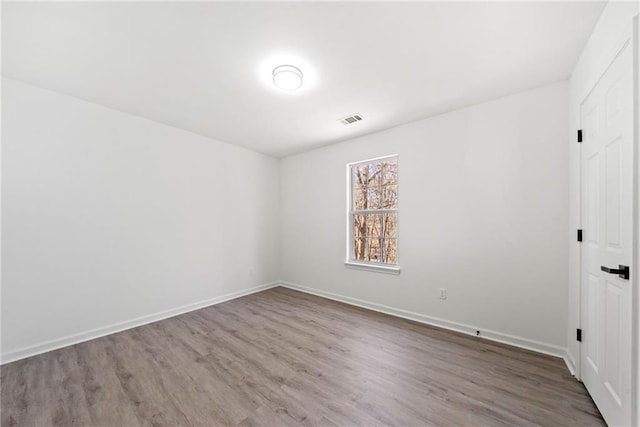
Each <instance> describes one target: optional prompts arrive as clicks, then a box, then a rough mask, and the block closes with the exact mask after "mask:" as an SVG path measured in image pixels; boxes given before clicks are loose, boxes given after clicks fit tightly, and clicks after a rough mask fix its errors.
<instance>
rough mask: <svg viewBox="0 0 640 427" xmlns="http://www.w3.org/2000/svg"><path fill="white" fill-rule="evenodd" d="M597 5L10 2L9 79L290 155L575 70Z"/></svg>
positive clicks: (5, 34)
mask: <svg viewBox="0 0 640 427" xmlns="http://www.w3.org/2000/svg"><path fill="white" fill-rule="evenodd" d="M603 6H604V3H601V2H566V3H564V2H563V3H557V2H555V3H554V2H497V3H489V2H472V3H460V2H456V3H434V2H431V3H362V2H357V3H346V2H345V3H267V2H260V3H238V2H234V3H205V2H196V3H167V2H159V3H154V2H142V3H122V2H120V3H112V2H108V3H83V2H69V3H54V2H43V3H30V2H24V3H23V2H20V3H3V5H2V7H3V9H2V72H3V74H4V75H5V76H7V77H11V78H15V79H19V80H23V81H25V82H28V83H32V84H35V85H38V86H41V87H44V88H48V89H53V90H56V91H59V92H62V93H66V94H69V95H72V96H75V97H78V98H81V99H86V100H88V101H92V102H96V103H99V104H102V105H105V106H108V107H112V108H115V109H118V110H121V111H125V112H129V113H132V114H136V115H139V116H142V117H146V118H149V119H152V120H156V121H158V122H162V123H166V124H169V125H173V126H176V127H179V128H183V129H187V130H190V131H193V132H196V133H199V134H202V135H206V136H210V137H213V138H216V139H220V140H223V141H226V142H230V143H233V144H238V145H241V146H244V147H247V148H250V149H253V150H256V151H259V152H263V153H266V154H270V155H273V156H277V157H280V156H285V155H288V154H291V153H296V152H300V151H304V150H307V149H310V148H312V147H315V146H319V145H324V144H329V143H333V142H337V141H341V140H345V139H349V138H353V137H355V136H359V135H363V134H366V133H371V132H374V131H378V130H381V129H385V128H389V127H392V126H396V125H398V124H401V123H406V122H409V121H412V120H416V119H420V118H423V117H427V116H431V115H435V114H438V113H442V112H445V111H450V110H452V109H456V108H460V107H463V106H466V105H471V104H475V103H478V102H482V101H486V100H490V99H494V98H497V97H500V96H503V95H507V94H511V93H514V92H517V91H520V90H524V89H528V88H533V87H536V86H540V85H544V84H547V83H551V82H555V81H559V80H563V79H567V78H568V77H569V75H570V72H571V70H572V67H573V65H574V64H575V63H576V61H577V59H578V56H579V54H580V52H581V50H582V48H583V46H584V45H585V43H586V41H587V38H588V36H589V34H590V32H591V30H592V28H593V26H594V25H595V22H596V21H597V18H598V16H599V15H600V13H601V11H602V8H603ZM287 62H293V65H296V66H298V67H299V68H301V69H302V72H303V73H304V74H305V83H304V85H303V88H302V89H301V90H300V91H298V92H296V93H293V94H291V93H284V92H281V91H279V90H278V89H276V88H275V87H273V85H272V84H271V83H270V78H271V74H270V73H271V70H272V69H273V68H274V67H275V66H277V65H280V64H282V63H287ZM352 113H361V114H362V115H363V116H364V118H365V120H364V121H362V122H358V123H357V124H353V125H349V126H345V125H343V124H340V123H339V122H337V121H336V119H338V118H341V117H343V116H346V115H350V114H352Z"/></svg>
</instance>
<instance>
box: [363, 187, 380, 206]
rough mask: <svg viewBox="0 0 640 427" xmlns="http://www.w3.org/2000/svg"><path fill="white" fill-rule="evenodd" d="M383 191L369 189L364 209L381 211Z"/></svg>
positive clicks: (376, 188)
mask: <svg viewBox="0 0 640 427" xmlns="http://www.w3.org/2000/svg"><path fill="white" fill-rule="evenodd" d="M381 190H382V189H381V188H380V187H369V188H367V205H366V207H365V208H364V209H380V201H381V199H382V194H381V193H382V191H381Z"/></svg>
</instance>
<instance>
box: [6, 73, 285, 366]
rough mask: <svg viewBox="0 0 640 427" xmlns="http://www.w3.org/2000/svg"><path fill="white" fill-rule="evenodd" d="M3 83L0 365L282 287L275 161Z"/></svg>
mask: <svg viewBox="0 0 640 427" xmlns="http://www.w3.org/2000/svg"><path fill="white" fill-rule="evenodd" d="M2 82H3V95H2V101H3V105H2V107H3V108H2V119H3V120H2V121H3V127H2V143H3V147H2V150H3V156H2V205H3V212H2V230H3V234H2V246H3V251H2V264H3V267H4V268H3V271H2V326H3V329H2V349H3V361H5V362H6V361H8V360H11V359H15V358H18V357H23V356H25V355H28V354H31V353H33V352H38V351H43V350H46V349H49V348H53V347H56V346H59V345H64V344H68V343H70V342H73V341H74V340H78V339H86V338H89V337H91V336H95V335H96V334H101V333H106V332H110V331H112V330H114V328H115V329H117V328H118V327H127V326H132V325H135V324H137V323H140V322H143V321H148V320H150V319H152V318H156V317H157V316H158V315H169V314H173V313H175V312H176V308H180V307H183V308H184V306H187V308H189V307H190V308H193V306H194V305H196V306H197V305H198V304H199V303H207V302H211V301H215V300H217V299H219V298H222V297H224V296H228V295H229V294H232V295H235V294H237V293H239V292H242V291H246V290H247V289H249V288H251V287H255V286H257V285H261V284H265V283H268V282H271V281H275V280H277V279H278V260H277V250H274V248H276V247H277V240H278V234H279V231H278V220H277V218H278V192H277V191H278V190H277V189H278V161H277V160H276V159H274V158H270V157H267V156H264V155H261V154H257V153H254V152H251V151H248V150H246V149H242V148H238V147H236V146H233V145H229V144H226V143H222V142H219V141H215V140H212V139H209V138H205V137H202V136H198V135H195V134H192V133H189V132H186V131H183V130H179V129H175V128H172V127H169V126H165V125H162V124H159V123H156V122H152V121H149V120H145V119H141V118H138V117H135V116H132V115H128V114H124V113H121V112H118V111H114V110H111V109H108V108H104V107H101V106H98V105H95V104H91V103H88V102H84V101H80V100H78V99H75V98H71V97H68V96H64V95H60V94H57V93H54V92H50V91H47V90H43V89H40V88H36V87H34V86H30V85H26V84H23V83H20V82H17V81H15V80H9V79H3V81H2ZM250 269H253V271H250Z"/></svg>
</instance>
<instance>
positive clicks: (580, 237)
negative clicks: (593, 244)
mask: <svg viewBox="0 0 640 427" xmlns="http://www.w3.org/2000/svg"><path fill="white" fill-rule="evenodd" d="M578 242H582V230H578Z"/></svg>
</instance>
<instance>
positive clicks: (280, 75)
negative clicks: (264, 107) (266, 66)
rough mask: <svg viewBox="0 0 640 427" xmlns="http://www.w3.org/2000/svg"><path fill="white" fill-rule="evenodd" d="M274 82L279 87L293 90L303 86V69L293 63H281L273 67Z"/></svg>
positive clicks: (289, 90)
mask: <svg viewBox="0 0 640 427" xmlns="http://www.w3.org/2000/svg"><path fill="white" fill-rule="evenodd" d="M273 84H274V85H276V87H277V88H278V89H282V90H286V91H288V92H293V91H294V90H296V89H300V86H302V71H300V68H298V67H294V66H293V65H279V66H277V67H276V68H274V69H273Z"/></svg>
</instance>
